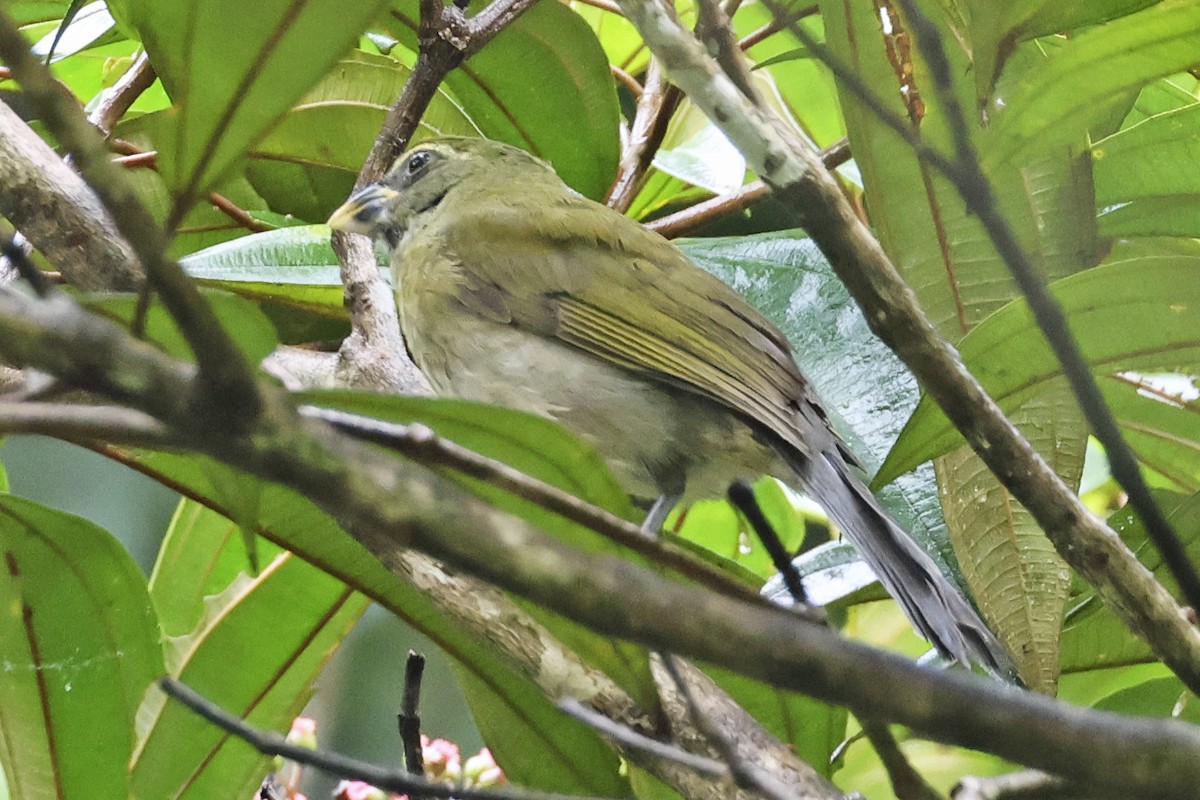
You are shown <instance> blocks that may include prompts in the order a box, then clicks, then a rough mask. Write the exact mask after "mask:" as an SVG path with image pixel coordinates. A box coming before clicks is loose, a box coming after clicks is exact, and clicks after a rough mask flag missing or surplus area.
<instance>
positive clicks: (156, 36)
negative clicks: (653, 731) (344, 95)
mask: <svg viewBox="0 0 1200 800" xmlns="http://www.w3.org/2000/svg"><path fill="white" fill-rule="evenodd" d="M384 5H385V2H384V0H366V1H365V2H360V3H350V4H347V3H342V2H337V1H336V0H262V1H261V2H257V3H243V2H238V1H237V0H186V1H185V2H179V3H160V2H156V0H111V2H110V3H109V7H110V9H111V10H112V11H113V14H114V16H116V17H117V18H118V19H119V20H123V21H125V22H126V23H127V24H128V25H129V26H130V27H132V28H133V29H134V30H136V31H137V33H138V35H139V36H140V38H141V40H142V44H143V45H144V46H145V48H146V52H147V53H148V54H149V55H150V60H151V62H152V63H153V64H154V68H155V71H156V72H157V73H158V76H159V78H160V79H161V80H162V82H163V85H164V86H165V87H166V90H167V93H168V94H169V95H170V97H171V100H172V102H173V104H174V105H173V109H172V115H173V123H174V124H173V125H172V126H171V129H170V134H171V135H170V136H168V137H165V138H164V140H163V141H161V142H160V143H159V156H158V163H159V169H160V171H161V173H162V175H163V177H164V178H165V179H166V181H167V184H168V185H169V186H170V187H171V189H172V192H173V193H174V194H175V196H176V197H177V198H180V199H181V200H182V201H183V202H184V203H190V202H192V201H194V200H195V199H196V198H197V197H199V196H200V195H201V193H202V192H204V191H206V190H207V189H209V188H210V187H211V186H212V185H213V184H214V183H216V181H217V180H218V179H220V178H221V177H222V176H223V175H225V174H226V173H227V171H228V170H229V168H230V167H231V166H232V165H233V163H234V161H235V160H236V159H237V158H239V157H240V156H242V155H243V154H244V153H245V151H246V149H247V148H248V147H250V146H251V145H252V144H253V143H254V142H256V141H258V140H259V139H260V138H261V137H262V136H263V134H264V133H265V132H266V130H267V128H268V127H270V126H271V124H272V123H274V122H275V121H276V120H277V119H279V117H280V116H282V115H283V114H284V113H285V112H286V111H287V110H288V109H289V108H291V107H292V105H293V104H294V103H295V102H296V100H298V99H299V98H300V96H301V95H303V94H304V92H305V91H306V90H308V89H309V88H310V87H311V86H312V85H313V84H314V83H315V82H316V81H317V79H318V78H319V77H320V76H321V75H323V74H325V72H326V71H327V70H328V69H329V67H330V66H331V65H332V64H333V63H334V62H335V61H336V60H337V59H338V58H339V57H340V56H342V55H343V54H345V53H346V51H348V50H349V49H350V48H351V46H352V45H353V44H354V43H355V42H356V41H357V40H358V37H359V35H360V34H361V33H362V32H363V31H364V30H365V29H366V28H367V26H368V25H369V24H370V23H371V22H372V21H373V20H374V19H375V17H376V16H377V14H378V13H379V11H380V9H382V8H383V7H384Z"/></svg>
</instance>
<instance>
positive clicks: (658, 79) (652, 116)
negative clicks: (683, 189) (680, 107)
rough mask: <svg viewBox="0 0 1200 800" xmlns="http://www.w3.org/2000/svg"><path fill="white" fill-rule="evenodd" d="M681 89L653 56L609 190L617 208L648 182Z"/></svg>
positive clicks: (623, 208)
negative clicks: (668, 79)
mask: <svg viewBox="0 0 1200 800" xmlns="http://www.w3.org/2000/svg"><path fill="white" fill-rule="evenodd" d="M677 102H678V92H675V91H673V90H672V88H671V87H670V86H668V85H667V83H666V81H665V80H664V78H663V72H662V68H661V67H660V66H659V64H658V62H657V61H655V60H654V59H651V60H650V65H649V66H648V67H647V68H646V80H645V83H643V84H642V93H641V94H640V95H639V96H638V103H637V110H636V111H634V114H633V122H632V123H631V124H630V126H629V138H628V140H627V141H626V143H625V150H624V152H622V153H621V161H620V163H619V164H618V165H617V177H616V179H615V180H614V181H613V185H612V188H611V189H610V190H609V193H608V200H607V201H606V202H607V203H608V205H609V206H610V207H612V208H614V209H616V210H617V211H622V212H624V211H628V210H629V207H630V206H631V205H633V201H634V198H636V197H637V193H638V192H639V191H640V190H641V188H642V185H643V184H644V183H645V178H646V173H647V171H648V170H649V169H650V163H651V162H652V161H653V160H654V155H655V154H656V153H657V152H658V148H659V146H660V145H661V144H662V140H663V136H664V135H665V134H666V128H667V126H666V122H667V121H668V120H669V119H670V116H671V114H673V113H674V111H675V107H676V105H677Z"/></svg>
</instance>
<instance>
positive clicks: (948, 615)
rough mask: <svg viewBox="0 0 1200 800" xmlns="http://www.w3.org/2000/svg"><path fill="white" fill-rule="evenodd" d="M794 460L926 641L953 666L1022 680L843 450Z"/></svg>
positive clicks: (963, 599) (803, 485)
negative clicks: (972, 667)
mask: <svg viewBox="0 0 1200 800" xmlns="http://www.w3.org/2000/svg"><path fill="white" fill-rule="evenodd" d="M789 460H790V461H791V462H792V467H793V469H795V471H796V475H797V477H798V478H799V481H800V485H801V488H803V489H804V490H805V491H806V492H808V493H809V494H810V495H811V496H812V497H814V498H819V499H820V501H821V503H822V504H823V505H824V506H825V511H826V513H828V514H829V518H830V519H831V520H833V522H834V524H836V525H837V527H838V528H839V529H840V530H841V531H842V533H844V534H845V536H846V538H847V539H849V540H850V541H851V543H853V544H854V546H855V548H857V550H858V552H859V553H860V554H861V555H862V557H863V560H864V561H866V562H867V564H868V565H869V566H870V567H871V569H872V570H874V571H875V574H876V575H877V576H878V577H879V580H880V582H881V583H882V584H883V586H884V588H886V589H887V590H888V593H889V594H891V595H892V597H894V598H895V599H896V602H898V603H899V604H900V607H901V608H902V609H904V613H905V614H906V615H907V616H908V618H909V620H910V621H911V622H912V623H913V625H914V627H916V629H917V631H918V632H920V634H921V635H922V636H924V637H925V638H926V639H928V640H929V642H930V643H931V644H933V646H934V647H936V648H937V650H938V652H939V653H940V654H941V655H942V656H943V657H944V658H947V659H949V660H953V661H960V662H962V663H964V664H967V665H981V666H983V667H985V668H986V669H988V670H991V671H993V672H995V673H997V674H999V675H1001V676H1004V677H1006V678H1010V679H1011V678H1013V677H1015V676H1016V670H1015V667H1014V665H1013V662H1012V659H1011V658H1010V656H1009V654H1008V651H1007V650H1005V649H1004V646H1003V645H1002V644H1000V642H999V641H998V640H997V639H996V637H995V636H994V635H993V634H992V632H991V631H990V630H989V629H988V627H987V625H986V624H985V623H984V621H983V620H982V619H981V618H980V616H979V614H978V613H977V612H976V611H975V609H974V608H973V607H972V606H971V603H970V601H968V600H967V598H966V597H965V596H963V594H962V592H960V591H959V590H958V588H957V587H956V586H955V585H954V584H953V583H951V582H950V580H949V579H948V578H946V576H945V575H943V574H942V573H941V571H940V570H939V569H938V567H937V565H936V564H935V563H934V561H933V559H932V558H930V556H929V554H928V553H926V552H925V551H924V550H922V549H921V547H920V545H918V544H917V543H916V541H914V540H913V538H912V537H911V536H910V535H909V534H908V533H907V532H906V531H905V530H904V529H903V528H901V527H900V526H899V525H898V524H897V523H896V522H895V521H894V520H893V519H892V517H891V516H890V515H889V514H888V513H887V511H885V510H884V509H883V507H882V506H881V505H880V504H879V501H878V500H876V499H875V496H874V495H873V494H871V491H870V490H869V489H868V488H867V487H866V486H865V485H864V484H863V482H862V481H861V480H859V478H858V476H856V475H855V474H854V473H853V472H852V471H851V469H850V467H849V466H848V465H847V464H846V462H845V461H844V460H843V459H842V457H841V455H839V454H838V453H837V452H836V451H834V452H830V451H826V452H825V453H818V454H814V455H812V456H811V457H809V456H802V455H800V454H794V455H792V456H791V457H790V458H789Z"/></svg>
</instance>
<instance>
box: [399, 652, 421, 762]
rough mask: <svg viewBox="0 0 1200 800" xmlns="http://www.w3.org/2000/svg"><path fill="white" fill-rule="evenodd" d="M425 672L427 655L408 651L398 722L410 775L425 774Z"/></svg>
mask: <svg viewBox="0 0 1200 800" xmlns="http://www.w3.org/2000/svg"><path fill="white" fill-rule="evenodd" d="M424 674H425V656H423V655H421V654H420V653H418V652H416V651H415V650H409V651H408V658H407V659H406V660H405V662H404V702H403V705H402V706H401V707H400V714H399V715H398V720H397V721H398V722H399V725H400V741H401V743H402V744H403V745H404V766H405V767H406V768H407V769H408V772H409V774H410V775H424V774H425V754H424V752H423V750H422V748H421V714H420V712H419V710H418V709H419V707H420V704H421V676H422V675H424Z"/></svg>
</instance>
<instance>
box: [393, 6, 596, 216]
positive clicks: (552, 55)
mask: <svg viewBox="0 0 1200 800" xmlns="http://www.w3.org/2000/svg"><path fill="white" fill-rule="evenodd" d="M417 19H418V13H417V3H416V2H415V0H400V2H397V3H396V4H395V5H394V9H393V12H392V14H391V16H390V17H388V18H387V19H386V20H385V21H384V25H385V28H386V30H387V32H388V33H389V34H391V35H392V36H394V37H395V38H396V39H398V40H399V41H400V42H402V43H404V44H405V45H406V46H407V47H408V48H409V49H410V50H412V51H415V50H416V22H415V21H416V20H417ZM445 86H446V88H447V89H448V91H449V92H450V93H451V94H452V95H453V96H454V97H455V98H456V99H457V100H458V101H459V102H460V103H461V104H462V108H463V111H465V112H466V115H467V116H468V117H469V118H470V120H471V122H472V123H473V124H474V125H475V126H476V127H478V129H479V130H480V131H482V132H483V135H484V136H486V137H488V138H489V139H497V140H499V141H502V142H508V143H509V144H513V145H516V146H518V147H521V148H523V149H525V150H528V151H529V152H531V153H533V154H534V155H537V156H540V157H541V158H544V159H546V160H547V161H549V162H550V163H551V164H553V165H554V168H555V169H556V170H557V171H558V174H559V175H561V176H562V178H563V180H564V181H566V182H567V183H568V184H569V185H571V186H572V187H573V188H574V189H575V190H577V191H578V192H580V193H581V194H583V195H586V196H588V197H591V198H593V199H599V198H601V197H603V196H604V194H605V192H607V191H608V187H609V184H610V183H612V179H613V177H614V176H615V175H616V170H617V159H618V158H619V156H620V143H619V141H618V137H617V128H618V122H619V121H620V109H619V108H618V106H617V92H616V86H615V84H614V83H613V78H612V75H611V74H610V73H609V70H608V61H607V59H606V58H605V55H604V51H603V50H602V49H601V47H600V43H599V42H598V41H596V36H595V34H593V33H592V31H591V29H590V28H589V27H588V25H587V23H585V22H584V21H583V20H582V19H580V18H579V16H578V15H576V14H575V13H574V12H573V11H571V10H570V9H569V8H567V7H566V6H564V5H561V4H559V3H539V4H537V5H536V6H534V7H533V8H531V9H530V10H529V11H526V12H525V13H524V14H522V15H521V16H520V17H519V18H518V19H517V20H516V22H515V23H513V24H512V25H510V26H509V27H507V28H505V29H504V31H503V32H501V33H500V34H499V35H498V36H497V37H496V38H495V39H493V40H492V41H491V42H489V43H488V44H487V45H486V46H485V47H484V48H483V49H482V50H481V51H479V53H477V54H476V55H474V56H472V57H471V59H470V60H469V61H468V62H467V63H465V64H463V65H462V66H461V67H459V68H458V69H456V70H454V71H453V72H451V73H450V75H449V76H448V77H447V78H446V82H445Z"/></svg>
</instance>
